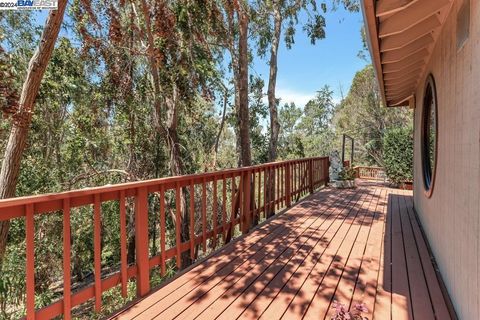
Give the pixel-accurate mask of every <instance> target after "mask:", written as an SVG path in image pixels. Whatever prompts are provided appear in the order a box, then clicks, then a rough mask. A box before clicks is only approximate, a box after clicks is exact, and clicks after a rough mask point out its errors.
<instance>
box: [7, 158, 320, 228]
mask: <svg viewBox="0 0 480 320" xmlns="http://www.w3.org/2000/svg"><path fill="white" fill-rule="evenodd" d="M322 159H328V157H310V158H301V159H293V160H285V161H276V162H268V163H263V164H259V165H255V166H249V167H240V168H231V169H225V170H219V171H211V172H203V173H196V174H188V175H182V176H173V177H164V178H158V179H150V180H142V181H134V182H126V183H119V184H113V185H104V186H99V187H92V188H83V189H76V190H70V191H64V192H59V193H48V194H41V195H32V196H24V197H17V198H9V199H2V200H0V221H2V220H8V219H12V218H15V217H20V216H23V215H24V214H13V213H10V214H7V215H6V212H5V210H6V209H13V208H18V207H19V206H24V205H26V204H32V203H34V204H38V203H42V202H52V201H62V200H64V199H71V198H79V197H83V198H84V197H89V196H93V195H95V194H103V193H115V192H120V191H122V190H135V189H139V188H148V187H153V186H160V185H165V184H171V185H172V188H174V187H175V184H177V183H181V184H183V183H189V182H190V181H191V180H192V179H193V180H197V179H207V180H208V179H213V178H214V177H219V176H220V177H221V176H223V175H225V176H228V175H232V174H233V175H235V174H241V173H243V172H246V171H252V170H257V169H265V168H269V167H273V166H277V165H285V164H289V163H296V162H299V161H308V160H322ZM182 187H183V185H182ZM133 195H135V194H132V195H131V196H133ZM115 198H116V197H113V198H111V199H109V200H112V199H115ZM88 202H90V201H86V202H81V203H79V204H78V205H79V206H80V205H85V204H86V203H88ZM59 205H60V207H59V208H58V209H56V208H49V209H48V210H39V211H41V212H46V211H53V210H59V209H61V204H59ZM73 206H75V204H72V207H73ZM2 209H3V210H2ZM36 211H37V210H36ZM37 212H38V211H37Z"/></svg>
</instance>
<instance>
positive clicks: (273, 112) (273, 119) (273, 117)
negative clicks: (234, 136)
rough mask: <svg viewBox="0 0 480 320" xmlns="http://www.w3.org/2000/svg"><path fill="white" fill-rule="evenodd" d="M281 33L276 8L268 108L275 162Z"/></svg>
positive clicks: (270, 154) (279, 15) (280, 19)
mask: <svg viewBox="0 0 480 320" xmlns="http://www.w3.org/2000/svg"><path fill="white" fill-rule="evenodd" d="M281 32H282V16H281V14H280V11H279V10H278V8H277V7H276V6H275V9H274V29H273V38H272V47H271V49H270V75H269V79H268V108H269V110H270V145H269V152H268V160H269V161H275V160H276V159H277V144H278V134H279V130H280V123H279V122H278V110H277V98H276V97H275V89H276V86H277V71H278V62H277V61H278V45H279V43H280V36H281Z"/></svg>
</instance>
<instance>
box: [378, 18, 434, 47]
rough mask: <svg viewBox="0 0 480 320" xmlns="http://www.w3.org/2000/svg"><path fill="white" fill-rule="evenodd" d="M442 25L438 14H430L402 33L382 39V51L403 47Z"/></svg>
mask: <svg viewBox="0 0 480 320" xmlns="http://www.w3.org/2000/svg"><path fill="white" fill-rule="evenodd" d="M440 26H441V23H440V20H439V18H438V15H433V16H430V17H429V18H427V19H425V20H423V21H422V22H420V23H419V24H418V25H417V26H416V27H415V28H411V29H409V30H406V31H404V32H402V33H400V34H396V35H393V36H390V37H386V38H384V39H382V40H381V41H380V42H381V43H380V51H382V52H385V51H390V50H397V49H401V48H402V47H404V46H406V45H408V44H410V43H412V42H413V41H415V40H417V39H418V38H421V37H423V36H425V35H426V34H430V33H432V31H433V30H434V29H436V28H438V27H440Z"/></svg>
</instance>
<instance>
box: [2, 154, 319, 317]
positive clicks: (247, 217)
mask: <svg viewBox="0 0 480 320" xmlns="http://www.w3.org/2000/svg"><path fill="white" fill-rule="evenodd" d="M328 176H329V160H328V158H326V157H323V158H308V159H300V160H291V161H283V162H275V163H267V164H262V165H258V166H252V167H244V168H238V169H230V170H224V171H218V172H210V173H203V174H195V175H185V176H178V177H168V178H162V179H156V180H148V181H140V182H132V183H124V184H118V185H109V186H103V187H97V188H88V189H82V190H75V191H69V192H63V193H57V194H47V195H39V196H30V197H22V198H12V199H5V200H1V201H0V221H4V220H11V219H17V218H20V219H25V227H26V315H27V318H28V319H50V318H53V317H56V316H61V315H63V317H64V319H70V318H71V310H72V308H74V307H75V306H78V305H80V304H82V303H84V302H86V301H90V300H91V299H94V302H95V307H94V308H95V311H97V312H100V311H101V310H102V293H103V292H105V291H107V290H109V289H111V288H113V287H116V286H120V288H121V292H122V295H123V296H124V297H126V296H127V282H128V280H129V279H132V278H134V279H135V280H136V287H137V296H144V295H146V294H147V293H148V292H149V291H150V280H151V279H150V273H151V272H150V271H151V270H152V269H154V268H159V269H160V270H161V273H162V274H164V273H165V271H166V263H167V262H168V261H169V260H173V261H175V264H176V267H177V268H178V269H181V268H182V255H185V254H188V253H189V256H190V257H191V259H192V260H195V259H197V258H198V256H199V252H200V251H203V253H204V254H205V253H206V252H207V242H208V244H209V245H210V249H211V250H215V248H217V247H218V246H220V245H224V244H226V243H227V242H229V241H230V239H231V238H233V237H234V236H235V231H236V233H237V234H238V233H240V232H241V233H247V232H248V231H249V229H250V228H251V227H252V225H254V221H259V220H261V219H262V218H263V219H264V218H265V217H269V216H271V215H273V214H275V213H277V212H279V211H280V210H282V209H283V208H288V207H290V206H291V204H292V203H294V202H297V201H299V200H300V198H301V197H302V196H305V195H307V194H309V193H313V192H314V191H315V190H316V189H317V188H320V187H321V186H324V185H326V184H327V183H328V180H329V178H328ZM269 194H270V196H269ZM182 197H183V199H185V200H184V201H182V200H181V199H182ZM152 198H155V199H157V201H159V207H158V208H159V209H158V211H157V212H151V208H152V206H150V205H149V204H150V202H151V201H152ZM167 198H168V199H170V201H169V202H166V201H167ZM207 198H208V200H209V201H208V202H207ZM112 201H113V202H117V205H118V208H119V209H118V219H119V220H120V222H119V230H118V232H119V233H120V248H121V249H120V268H119V270H117V271H116V272H113V273H109V274H108V275H106V274H105V273H106V272H105V271H104V272H103V274H102V256H101V254H102V204H104V203H106V202H112ZM182 203H183V204H182ZM84 207H87V208H89V209H88V210H92V211H93V226H92V228H93V234H94V236H93V237H94V239H93V244H94V245H93V247H94V248H93V249H94V250H93V259H94V264H93V265H94V272H93V274H94V280H93V281H92V283H90V284H87V285H86V286H83V287H82V288H80V289H78V290H75V291H72V281H71V279H72V278H71V263H72V262H71V243H72V238H71V215H72V214H73V212H74V211H75V210H77V209H78V208H84ZM182 207H183V208H184V210H183V211H184V212H182V209H181V208H182ZM169 208H170V209H171V210H169ZM129 210H132V211H131V212H132V214H134V220H135V223H134V224H135V227H134V233H135V263H134V264H131V265H129V264H128V263H127V221H126V215H127V211H128V212H130V211H129ZM52 213H57V214H61V215H62V217H63V225H60V226H59V227H60V228H63V231H62V233H63V239H62V243H63V297H61V298H60V299H59V300H57V301H56V302H54V303H53V304H50V305H48V306H46V307H44V308H41V309H38V310H36V309H35V250H34V249H35V246H41V245H42V243H35V220H36V217H38V215H42V214H52ZM151 214H154V215H158V216H157V217H159V219H160V250H159V252H157V253H156V254H154V255H153V256H150V252H149V248H150V247H149V244H150V243H151V241H152V239H149V232H148V231H149V218H148V217H149V215H151ZM167 215H170V216H171V217H172V220H173V221H179V222H181V221H182V218H183V219H188V220H189V224H188V228H189V231H188V236H187V239H185V234H184V233H185V232H183V234H182V230H181V223H174V225H175V226H174V228H175V232H174V234H173V235H172V238H174V239H169V238H168V234H166V219H167V218H166V216H167ZM172 243H173V245H172ZM37 259H41V257H37ZM92 302H93V300H92Z"/></svg>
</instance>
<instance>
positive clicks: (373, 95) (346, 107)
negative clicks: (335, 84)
mask: <svg viewBox="0 0 480 320" xmlns="http://www.w3.org/2000/svg"><path fill="white" fill-rule="evenodd" d="M411 121H412V114H411V112H410V111H409V110H407V109H404V108H386V107H384V106H383V104H382V102H381V97H380V91H379V89H378V85H377V81H376V79H375V73H374V70H373V67H372V66H371V65H368V66H366V67H365V68H364V69H363V70H361V71H358V72H357V73H356V74H355V77H354V79H353V81H352V86H351V87H350V91H349V92H348V95H347V96H346V97H345V99H343V100H342V101H341V103H340V105H339V106H338V107H337V108H336V110H335V115H334V120H333V122H334V124H335V129H336V131H337V133H338V135H341V134H342V133H346V134H348V135H350V136H351V137H353V138H354V139H355V141H356V144H355V146H356V150H355V154H356V158H357V159H356V162H358V163H363V164H366V165H370V164H375V165H378V166H383V165H384V162H383V137H384V134H385V131H386V130H387V129H388V128H390V127H393V126H401V125H408V124H409V123H411Z"/></svg>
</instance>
